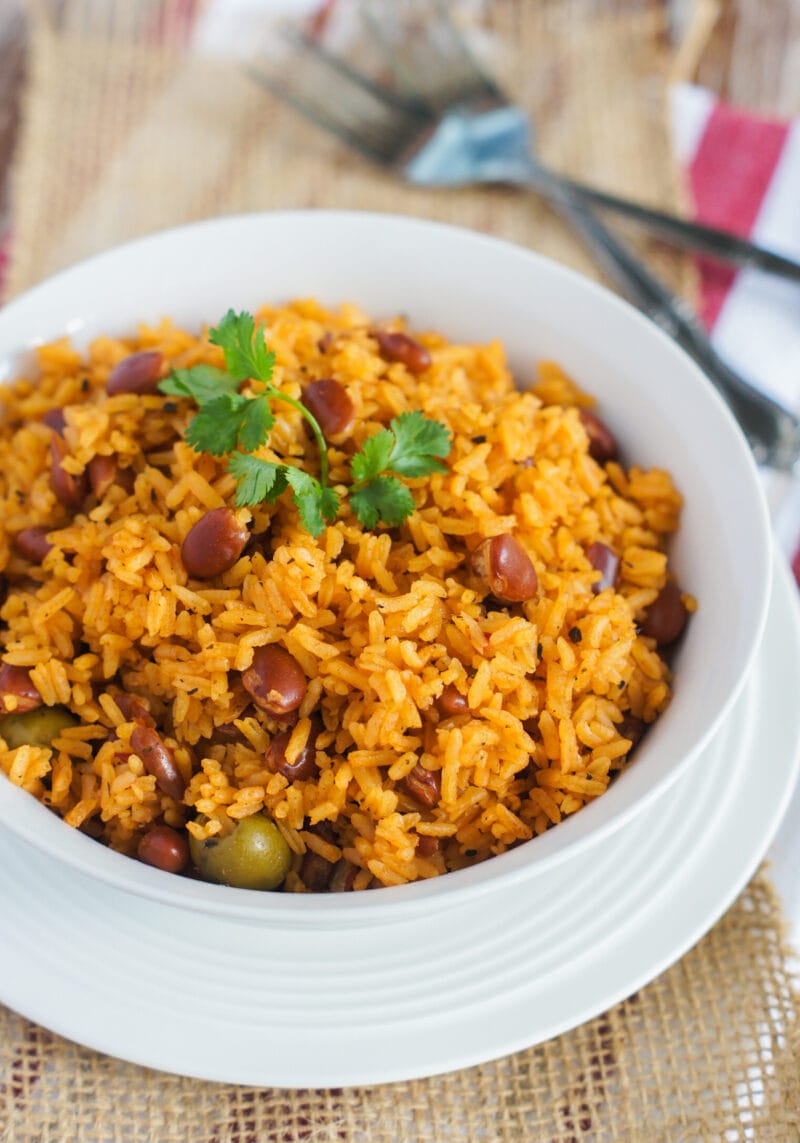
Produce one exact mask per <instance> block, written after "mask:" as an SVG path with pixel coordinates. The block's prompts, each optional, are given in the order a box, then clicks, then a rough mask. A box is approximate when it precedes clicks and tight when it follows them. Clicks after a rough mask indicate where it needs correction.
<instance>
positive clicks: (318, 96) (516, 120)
mask: <svg viewBox="0 0 800 1143" xmlns="http://www.w3.org/2000/svg"><path fill="white" fill-rule="evenodd" d="M378 7H379V8H380V20H379V19H378V16H377V14H376V9H377V8H378ZM361 10H362V13H363V16H364V19H365V22H366V24H367V26H368V28H369V31H370V33H371V42H372V44H373V45H374V46H375V47H376V48H377V50H378V56H379V61H380V65H381V68H382V70H383V71H384V72H386V71H388V73H389V76H390V81H389V82H388V83H386V82H383V81H381V82H378V81H377V80H375V79H373V78H371V77H370V76H369V75H368V74H367V73H366V72H364V71H360V70H357V69H356V68H355V67H353V66H352V65H351V64H350V63H349V62H348V61H346V60H345V59H343V58H342V57H341V56H338V55H335V54H333V53H331V52H329V51H327V50H326V49H325V48H324V47H322V46H321V44H320V43H319V42H318V41H317V40H316V39H313V38H312V37H310V36H308V35H305V34H304V33H302V32H300V31H297V30H295V29H293V28H287V29H286V31H285V34H286V36H287V38H288V39H289V40H290V42H291V43H292V44H293V45H294V47H295V53H294V55H293V57H292V59H291V69H290V71H289V72H288V74H281V72H280V71H279V70H276V69H275V65H274V63H273V64H270V63H268V62H267V61H266V60H264V61H262V62H261V63H260V64H259V66H258V67H257V68H255V67H253V68H251V73H252V74H253V76H254V78H256V79H257V80H258V81H259V82H260V83H262V84H263V85H264V86H266V87H267V88H268V89H269V90H271V91H272V92H273V93H274V94H275V95H277V96H278V97H279V98H281V99H282V100H283V101H285V102H286V103H288V104H290V105H291V106H293V107H294V108H295V109H296V110H298V111H300V112H301V113H302V114H303V115H305V116H306V117H307V118H309V119H311V120H312V121H314V122H315V123H317V124H318V125H319V126H321V127H323V128H325V129H326V130H327V131H329V132H332V133H333V134H334V135H336V136H338V137H339V138H340V139H342V140H343V141H344V142H346V143H347V144H349V145H350V146H351V147H353V148H355V149H356V150H358V151H359V152H361V153H362V154H363V155H366V156H367V157H368V158H370V159H372V160H373V161H375V162H377V163H379V164H380V165H382V166H384V167H388V168H390V169H392V170H394V171H395V172H396V173H398V174H399V175H401V176H402V177H403V178H404V179H406V180H407V181H409V182H412V183H415V184H417V185H422V186H461V185H467V184H474V183H507V184H515V185H518V186H520V187H525V188H529V189H532V190H534V191H535V192H536V193H539V194H542V195H544V196H545V197H546V198H547V199H548V200H549V201H550V202H551V204H552V205H553V206H554V207H555V209H557V210H558V212H559V213H560V214H561V215H562V216H563V217H564V218H565V219H566V220H567V221H568V222H569V223H570V225H571V226H572V227H573V229H574V230H575V231H576V232H577V233H578V234H579V236H580V237H581V239H582V240H583V241H584V243H585V244H586V246H587V247H588V248H589V249H590V250H591V252H592V253H593V255H594V257H595V259H596V260H597V261H598V263H599V264H600V265H601V267H602V268H603V269H604V271H605V272H606V273H607V275H608V276H609V278H610V279H611V280H612V281H614V282H615V283H616V285H617V286H618V287H619V288H620V289H621V290H622V292H623V293H625V294H626V295H627V297H628V298H629V299H630V300H631V301H632V302H633V303H634V304H635V305H636V306H637V307H638V308H639V309H640V310H642V312H643V313H645V314H646V315H647V316H648V317H649V318H651V319H652V320H653V321H654V322H655V323H656V324H657V325H659V326H660V327H661V328H662V329H664V330H665V331H666V332H667V333H668V334H669V335H670V336H672V337H673V338H674V339H675V340H676V341H677V342H678V343H679V344H680V345H681V346H682V347H683V348H684V349H685V350H686V351H687V352H688V353H689V354H690V355H691V356H692V357H693V358H694V359H695V360H696V361H697V363H698V364H699V365H700V367H701V368H702V369H703V371H704V372H705V374H706V375H707V377H708V378H709V379H710V380H711V382H712V383H713V384H714V385H715V386H716V388H717V389H718V390H719V391H720V393H721V394H722V396H723V397H724V398H725V399H726V401H727V402H728V405H729V406H730V408H731V410H732V412H733V413H734V415H735V417H736V418H737V420H738V421H739V424H740V426H741V427H742V429H743V431H744V434H745V436H746V437H747V440H748V442H749V444H750V446H751V448H752V450H753V453H754V456H755V459H756V461H757V462H758V463H760V464H764V465H767V466H770V467H773V468H776V469H783V470H791V469H793V468H794V466H795V464H796V462H797V461H798V459H799V458H800V418H798V417H796V416H795V415H794V414H793V413H791V412H789V411H788V410H787V409H785V408H784V407H783V406H781V405H780V404H778V403H777V402H776V401H774V400H773V399H772V398H771V397H769V396H768V395H767V394H765V393H763V392H762V391H760V390H759V389H757V388H755V387H754V386H753V385H751V384H750V383H749V382H748V381H746V380H745V379H744V378H743V377H741V376H740V375H739V374H738V373H736V372H735V371H734V370H733V369H731V367H730V366H729V365H727V364H726V362H724V361H723V360H722V359H721V358H720V357H719V355H718V354H717V352H716V350H715V349H714V348H713V346H712V345H711V342H710V341H709V339H708V336H707V335H706V333H705V330H704V329H703V327H702V326H701V324H700V322H699V320H698V319H697V317H696V316H695V315H694V314H693V313H692V312H691V310H690V309H689V307H688V306H687V305H686V304H685V303H684V302H683V301H682V300H681V299H679V298H677V297H675V296H674V295H673V294H672V293H671V292H670V291H669V290H668V289H667V287H666V286H665V285H664V284H663V283H662V282H661V281H660V280H659V279H658V278H657V277H656V275H654V274H653V273H652V272H651V271H650V270H649V269H648V268H647V267H646V266H645V265H644V264H643V263H642V262H641V260H640V259H639V258H638V257H637V256H636V255H635V254H634V253H633V252H632V251H631V250H630V249H629V248H628V247H627V246H626V245H625V243H623V242H622V241H621V240H620V239H619V238H617V237H616V236H615V235H614V234H613V233H612V232H611V231H610V230H608V228H607V227H606V226H605V225H604V223H603V222H602V221H601V220H600V219H599V218H597V217H596V215H595V214H594V212H593V210H592V209H591V206H590V205H589V203H588V201H587V199H586V198H585V196H582V193H581V192H580V191H579V190H576V188H575V186H574V184H570V183H569V182H567V181H566V180H564V179H562V178H561V177H560V176H558V175H556V174H554V173H553V172H550V171H548V170H546V169H545V168H544V167H542V166H541V165H540V164H539V163H538V162H537V160H536V159H535V157H534V154H533V149H532V139H531V131H530V125H529V122H528V119H527V117H526V115H525V113H524V112H523V110H522V109H521V108H520V107H518V106H516V105H515V104H513V103H511V102H509V101H508V99H507V98H506V96H505V95H504V94H503V92H502V91H501V89H500V88H499V87H498V85H497V84H496V82H495V81H494V80H493V79H492V78H491V77H490V76H488V75H487V74H486V73H485V72H484V71H483V70H482V69H481V68H480V66H479V65H478V64H477V62H476V60H475V59H474V57H473V55H472V53H471V52H470V50H469V48H468V47H467V45H466V43H465V41H464V39H463V37H462V36H461V35H460V33H459V32H458V30H457V29H456V27H455V25H454V24H453V22H452V21H451V19H450V17H449V14H448V13H447V11H446V9H445V8H444V6H443V5H441V4H426V5H424V12H425V19H424V21H423V22H421V23H416V24H409V22H408V19H406V20H405V21H404V20H403V19H400V18H398V13H400V14H401V15H403V14H405V15H406V17H407V14H408V11H409V10H410V8H409V5H408V4H406V3H405V2H404V0H395V3H394V4H388V5H386V4H382V5H379V6H377V5H375V4H374V2H373V3H366V4H363V5H362V9H361ZM409 33H410V35H409Z"/></svg>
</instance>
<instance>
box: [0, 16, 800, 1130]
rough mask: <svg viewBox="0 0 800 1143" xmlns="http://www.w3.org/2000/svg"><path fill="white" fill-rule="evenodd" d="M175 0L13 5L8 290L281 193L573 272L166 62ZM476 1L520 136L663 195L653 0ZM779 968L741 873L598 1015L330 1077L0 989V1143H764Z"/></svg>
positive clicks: (515, 206) (510, 217)
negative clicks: (107, 1030) (20, 124)
mask: <svg viewBox="0 0 800 1143" xmlns="http://www.w3.org/2000/svg"><path fill="white" fill-rule="evenodd" d="M185 10H186V5H182V4H174V5H169V6H168V7H167V9H166V18H165V16H164V8H163V6H161V5H159V4H158V3H156V2H155V0H154V2H152V3H151V2H145V0H141V2H139V3H126V2H125V0H114V2H112V0H109V2H107V3H104V2H102V0H94V2H91V0H62V3H61V4H60V5H59V6H58V8H57V11H58V17H57V18H56V17H52V16H50V15H48V13H47V12H46V11H45V10H44V9H42V8H41V7H40V6H39V5H36V6H35V7H34V9H33V15H34V23H33V45H32V46H33V52H32V59H31V71H30V80H29V90H28V95H27V99H26V120H25V125H24V132H23V142H22V146H21V149H20V153H19V155H18V160H17V167H16V174H15V183H14V190H15V195H14V200H15V202H14V205H15V230H14V248H13V265H12V272H11V279H10V283H9V293H14V292H17V291H19V290H21V289H24V288H25V287H27V286H29V285H30V284H32V283H33V282H35V281H36V280H38V279H40V278H42V277H44V276H45V275H47V274H49V273H51V272H52V271H54V270H56V269H58V268H59V267H61V266H64V265H66V264H68V263H70V262H72V261H74V260H75V259H77V258H80V257H84V256H86V255H87V254H90V253H92V252H95V251H97V250H100V249H103V248H105V247H107V246H110V245H112V244H114V243H117V242H119V241H121V240H123V239H127V238H130V237H133V236H135V235H138V234H143V233H146V232H148V231H151V230H154V229H157V228H160V227H164V226H169V225H171V224H174V223H180V222H185V221H189V220H191V219H196V218H202V217H206V216H209V215H214V214H220V213H226V212H232V211H238V210H252V209H264V208H269V207H281V206H298V205H308V206H348V207H367V208H372V209H386V210H394V211H399V212H405V213H411V214H424V215H426V216H430V217H437V218H444V219H447V220H450V221H453V222H458V223H462V224H464V225H467V226H473V227H477V228H479V229H483V230H487V231H491V232H492V233H495V234H500V235H504V236H506V237H509V238H512V239H515V240H516V241H519V242H522V243H525V244H528V245H530V246H533V247H535V248H537V249H539V250H542V251H544V252H546V253H548V254H552V255H554V256H556V257H558V258H561V259H562V260H564V261H567V262H569V263H571V264H573V265H575V266H577V267H578V268H580V269H582V270H584V271H585V272H587V273H595V271H594V268H593V266H592V264H591V263H590V262H589V260H588V259H587V258H586V256H585V254H584V253H583V251H582V250H581V249H580V247H579V246H578V245H577V244H576V242H575V241H574V240H573V239H572V237H571V236H570V234H569V233H568V232H567V231H566V230H565V229H564V227H563V226H562V225H561V224H560V223H559V222H558V221H557V220H556V219H555V217H554V216H553V215H552V214H551V212H550V211H549V210H548V209H547V208H546V207H544V206H542V205H541V204H539V203H537V202H536V201H534V200H531V199H522V198H520V197H518V196H515V195H513V194H511V193H506V192H504V191H484V192H481V193H475V192H471V191H462V192H448V193H442V194H431V193H425V192H421V191H415V190H412V189H409V188H403V187H400V186H398V185H397V183H396V182H395V181H394V180H392V179H391V178H390V177H388V176H386V175H382V174H381V173H379V172H376V171H374V170H373V169H370V168H368V167H367V166H366V165H364V164H362V163H361V162H359V161H356V160H354V159H353V157H352V156H351V155H349V154H347V153H346V152H345V151H344V150H342V149H341V148H340V147H339V146H338V145H337V144H335V143H334V142H332V141H331V140H329V139H326V138H324V137H323V136H322V135H321V134H319V133H318V132H317V131H315V130H313V129H311V128H308V127H306V126H305V125H304V124H302V123H301V122H299V121H298V119H297V118H296V117H295V116H293V115H291V114H289V113H287V112H286V111H284V109H282V108H281V107H280V106H278V105H277V104H276V103H275V102H274V100H272V99H271V98H268V97H267V96H266V95H265V94H264V93H262V92H260V91H259V90H257V89H256V88H255V87H254V86H253V85H252V84H251V83H249V81H247V80H246V79H245V78H244V77H243V76H242V75H241V74H240V73H239V71H238V70H237V69H236V68H235V67H233V66H232V65H231V64H230V63H229V62H225V61H223V60H220V59H208V58H206V59H202V60H200V59H197V58H194V57H192V58H187V57H186V56H185V54H184V52H183V41H184V40H185V32H186V25H185V19H184V17H183V15H182V14H181V13H182V12H184V13H185ZM492 13H493V19H494V21H495V24H496V31H497V36H498V42H499V43H502V44H504V45H512V44H513V45H514V50H513V52H512V51H511V50H510V49H509V48H508V47H506V49H505V52H504V54H503V56H502V61H501V62H502V67H503V75H504V78H505V80H506V82H507V84H508V86H509V87H510V88H512V89H513V90H514V92H515V93H516V94H517V95H518V96H519V98H520V99H521V100H522V101H523V102H524V103H525V104H526V106H528V107H530V109H531V110H532V111H533V112H534V114H535V116H536V119H537V122H538V125H539V141H540V145H541V149H542V151H543V152H544V154H545V155H546V157H547V158H549V159H550V160H551V161H552V162H554V163H557V164H558V165H560V166H561V167H562V168H564V169H566V170H569V171H571V172H574V173H575V174H579V175H583V176H584V177H587V178H591V179H594V180H595V181H596V182H598V183H602V184H604V185H606V186H609V187H613V188H617V189H620V190H624V191H627V192H628V193H634V194H638V195H640V197H642V198H643V199H648V200H650V201H653V202H662V203H665V204H667V205H668V204H670V203H673V202H674V201H675V196H676V194H677V190H676V188H675V185H674V179H673V174H674V173H673V171H672V169H671V166H670V160H669V157H668V156H669V145H668V140H667V137H666V127H665V123H664V121H663V106H664V89H665V74H666V70H667V67H668V65H669V62H670V56H669V53H668V48H667V40H666V36H665V34H664V32H665V29H664V25H663V18H662V11H661V8H660V6H659V5H656V4H650V3H646V2H640V3H633V2H632V0H631V2H630V3H624V2H620V0H616V2H614V0H563V2H557V0H540V2H538V3H523V2H522V0H518V2H516V3H512V2H510V0H503V2H502V3H500V2H498V3H496V4H494V5H493V6H492ZM649 256H650V257H652V258H653V259H654V260H656V261H657V262H658V263H659V265H660V268H661V269H662V271H663V272H664V273H665V274H667V275H668V276H670V277H671V279H672V281H673V283H675V284H677V285H680V286H682V287H683V288H687V289H688V288H690V286H691V276H690V272H689V271H688V269H687V267H686V265H685V263H683V262H681V261H679V260H676V259H675V258H674V257H673V256H671V255H669V254H667V253H666V252H665V251H661V250H656V249H655V248H651V249H649ZM210 272H213V268H212V269H211V271H210ZM265 276H266V288H268V270H266V269H265ZM132 316H133V315H132ZM788 965H789V952H788V950H787V948H786V947H785V946H784V944H783V938H782V928H781V914H780V907H779V904H778V902H777V901H776V899H775V897H774V895H773V893H772V890H771V888H770V886H769V883H768V881H767V880H766V878H765V877H764V876H763V875H759V876H758V877H757V878H756V879H755V880H754V881H753V882H752V883H751V885H750V886H749V887H748V888H747V890H746V891H745V892H744V893H743V895H742V896H741V898H740V899H739V901H738V902H737V903H736V905H735V906H734V907H733V908H732V909H731V910H730V911H729V912H728V914H727V915H726V916H725V917H724V918H723V919H722V920H721V921H720V922H719V923H718V924H717V925H716V927H715V928H714V929H713V930H712V932H711V933H710V934H709V935H708V936H707V937H706V938H705V939H704V940H703V941H702V942H701V943H700V944H699V945H698V946H697V947H696V948H695V949H694V950H693V951H692V952H690V953H689V954H688V955H687V956H685V957H684V958H683V960H682V961H681V962H680V963H679V964H677V965H676V966H675V967H674V968H672V969H671V970H670V971H669V972H667V973H665V974H664V975H663V976H661V977H660V978H659V979H658V980H656V981H655V982H654V983H653V984H651V985H650V986H649V987H648V988H646V989H644V990H643V991H641V992H640V993H639V994H637V995H636V996H634V997H631V998H630V999H629V1000H627V1001H626V1002H625V1003H624V1004H621V1005H619V1006H618V1007H616V1008H615V1009H614V1010H613V1011H611V1012H609V1013H607V1014H606V1015H605V1016H603V1017H600V1018H598V1019H597V1020H594V1021H592V1022H591V1023H589V1024H587V1025H584V1026H583V1027H581V1028H578V1029H576V1030H575V1031H574V1032H571V1033H569V1034H567V1035H564V1036H561V1037H560V1038H558V1039H557V1040H554V1041H552V1042H550V1043H548V1044H546V1045H544V1046H542V1047H538V1048H533V1049H531V1050H529V1051H526V1052H521V1053H519V1054H517V1055H515V1056H512V1057H510V1058H508V1059H505V1060H501V1061H499V1062H496V1063H492V1064H487V1065H485V1066H482V1067H478V1068H472V1069H469V1070H467V1071H463V1072H459V1073H455V1074H452V1075H450V1076H447V1077H443V1078H439V1079H433V1080H425V1081H419V1082H415V1083H402V1084H394V1085H388V1086H384V1087H379V1088H370V1089H351V1090H347V1091H339V1090H336V1091H302V1092H289V1091H276V1090H271V1089H263V1090H248V1089H243V1088H236V1087H231V1086H224V1085H213V1084H204V1083H200V1082H197V1081H192V1080H185V1079H181V1078H178V1077H172V1076H165V1075H161V1074H157V1073H154V1072H151V1071H148V1070H146V1069H142V1068H138V1067H135V1066H132V1065H128V1064H124V1063H120V1062H118V1061H115V1060H111V1059H108V1058H107V1057H103V1056H100V1055H98V1054H96V1053H94V1052H91V1051H88V1050H86V1049H83V1048H78V1047H76V1046H74V1045H72V1044H70V1043H67V1042H66V1041H64V1040H61V1039H60V1038H58V1037H55V1036H53V1035H51V1034H50V1033H48V1032H46V1031H44V1030H42V1029H40V1028H38V1027H36V1026H34V1025H32V1024H30V1023H29V1022H27V1021H26V1020H24V1019H22V1018H21V1017H19V1016H17V1015H15V1014H13V1013H11V1012H9V1011H7V1010H3V1009H0V1133H2V1138H3V1139H4V1140H6V1141H8V1143H11V1141H14V1143H34V1141H36V1143H47V1141H50V1143H67V1141H71V1140H76V1141H77V1140H80V1141H82V1143H83V1141H98V1143H99V1141H103V1143H105V1141H109V1143H116V1141H120V1143H122V1141H124V1143H134V1141H136V1143H139V1141H145V1140H147V1141H152V1143H169V1141H172V1140H192V1141H194V1140H197V1141H199V1143H256V1141H258V1143H262V1141H265V1143H271V1141H274V1143H290V1141H294V1140H308V1141H315V1140H337V1141H342V1140H343V1141H351V1140H352V1141H355V1140H363V1141H367V1143H369V1141H373V1140H374V1141H376V1143H381V1141H384V1140H385V1141H392V1143H397V1141H404V1140H420V1141H426V1143H427V1141H438V1140H458V1141H461V1140H465V1141H467V1140H468V1141H476V1143H477V1141H478V1140H481V1141H488V1143H493V1141H509V1143H510V1141H514V1143H518V1141H521V1140H531V1141H539V1140H543V1141H548V1143H549V1141H551V1140H552V1141H558V1143H573V1141H574V1143H577V1141H578V1140H601V1141H602V1140H624V1141H626V1143H630V1141H639V1140H642V1141H647V1143H650V1141H653V1143H660V1141H663V1143H674V1141H676V1140H687V1141H690V1140H691V1141H694V1140H714V1141H717V1140H722V1139H725V1140H731V1141H739V1140H742V1141H743V1140H745V1139H747V1140H750V1139H753V1140H757V1141H761V1140H775V1141H780V1143H786V1141H789V1140H797V1139H799V1138H800V1034H799V1033H798V1000H797V996H796V994H795V993H794V992H793V990H792V983H791V979H790V975H789V969H788ZM87 971H90V966H87ZM153 1032H154V1035H157V1034H158V1031H157V1029H155V1028H154V1030H153Z"/></svg>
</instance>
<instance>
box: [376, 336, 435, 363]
mask: <svg viewBox="0 0 800 1143" xmlns="http://www.w3.org/2000/svg"><path fill="white" fill-rule="evenodd" d="M372 336H373V337H374V338H375V340H376V341H377V343H378V348H379V350H380V354H381V357H383V358H384V359H385V360H386V361H399V362H400V364H401V365H405V367H406V369H407V370H408V372H409V373H414V374H418V373H424V372H425V370H426V369H430V366H431V355H430V353H428V351H427V349H426V348H425V346H424V345H420V343H419V342H418V341H415V340H414V338H413V337H409V336H408V334H407V333H394V332H392V331H390V330H386V329H374V330H372Z"/></svg>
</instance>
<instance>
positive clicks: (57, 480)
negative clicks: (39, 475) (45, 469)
mask: <svg viewBox="0 0 800 1143" xmlns="http://www.w3.org/2000/svg"><path fill="white" fill-rule="evenodd" d="M50 455H51V457H52V464H51V466H50V487H51V488H52V489H53V492H55V494H56V498H57V499H58V500H60V501H61V503H62V504H63V505H64V507H65V508H79V507H80V506H81V504H82V503H83V500H84V499H85V497H86V491H87V479H86V473H85V472H82V473H81V474H80V476H75V475H73V473H71V472H67V471H66V469H64V468H63V467H62V464H61V462H62V461H63V460H64V458H65V457H66V456H67V455H68V449H67V446H66V444H65V443H64V441H63V439H62V437H60V436H57V435H56V434H53V436H52V437H51V438H50Z"/></svg>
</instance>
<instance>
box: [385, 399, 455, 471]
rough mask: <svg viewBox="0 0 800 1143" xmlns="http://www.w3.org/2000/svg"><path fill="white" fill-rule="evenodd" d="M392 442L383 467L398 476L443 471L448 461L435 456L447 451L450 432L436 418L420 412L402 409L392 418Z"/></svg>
mask: <svg viewBox="0 0 800 1143" xmlns="http://www.w3.org/2000/svg"><path fill="white" fill-rule="evenodd" d="M391 430H392V432H393V433H394V438H395V444H394V448H393V449H392V452H391V456H390V457H389V461H388V463H387V464H386V465H384V468H387V469H390V470H391V471H392V472H396V473H398V475H400V476H412V477H413V476H427V475H428V473H430V472H446V471H447V465H445V464H442V462H441V460H437V459H435V458H437V457H442V456H447V454H448V453H449V452H450V434H449V433H448V431H447V429H446V428H445V427H444V425H442V424H440V423H439V421H432V420H430V419H429V418H428V417H426V416H425V415H424V414H423V413H420V412H418V411H417V410H415V411H414V412H412V413H401V414H400V416H399V417H396V418H395V419H394V420H393V421H392V422H391Z"/></svg>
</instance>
